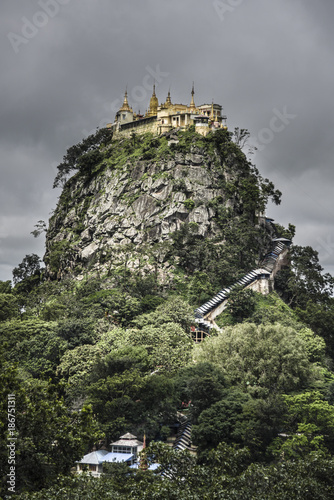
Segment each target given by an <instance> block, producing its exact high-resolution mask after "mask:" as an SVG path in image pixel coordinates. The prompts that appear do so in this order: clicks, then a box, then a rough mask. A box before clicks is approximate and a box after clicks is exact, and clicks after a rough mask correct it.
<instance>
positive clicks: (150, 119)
mask: <svg viewBox="0 0 334 500" xmlns="http://www.w3.org/2000/svg"><path fill="white" fill-rule="evenodd" d="M194 95H195V90H194V85H193V87H192V91H191V101H190V104H189V106H188V105H187V104H175V103H172V99H171V95H170V92H168V95H167V98H166V101H165V102H164V103H161V104H160V105H159V101H158V98H157V95H156V92H155V85H153V93H152V97H151V99H150V104H149V108H148V110H147V112H146V113H145V115H141V114H139V113H138V114H137V113H135V112H134V111H133V109H132V108H131V107H130V105H129V102H128V93H127V91H125V95H124V101H123V104H122V106H121V108H120V109H119V110H118V111H117V113H116V116H115V121H114V123H109V124H108V125H107V127H108V128H110V129H112V131H113V133H114V136H115V137H119V136H126V137H130V136H131V134H133V133H134V132H135V133H139V134H142V133H145V132H151V133H153V134H157V135H160V134H163V133H164V132H168V131H169V130H171V129H174V128H177V129H181V130H186V129H187V128H189V127H190V126H191V125H194V126H195V130H196V132H198V133H199V134H202V135H207V134H208V133H209V132H210V131H212V130H213V131H214V130H217V129H220V128H223V129H227V126H226V116H225V115H223V108H222V106H221V105H220V104H214V103H213V102H212V103H211V104H201V105H200V106H196V104H195V98H194Z"/></svg>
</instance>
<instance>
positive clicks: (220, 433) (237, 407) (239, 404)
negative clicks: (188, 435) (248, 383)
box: [192, 390, 250, 453]
mask: <svg viewBox="0 0 334 500" xmlns="http://www.w3.org/2000/svg"><path fill="white" fill-rule="evenodd" d="M249 399H250V396H249V395H248V394H245V393H243V392H241V391H238V390H229V391H226V393H225V395H224V397H223V398H222V399H221V400H220V401H218V402H217V403H214V404H213V405H211V406H210V407H209V408H207V409H205V410H203V411H202V413H201V414H200V416H199V418H198V425H195V426H193V427H192V437H193V440H194V443H195V444H196V445H198V446H199V449H200V450H201V451H203V452H204V451H205V453H207V451H208V450H209V449H211V448H215V447H216V446H218V444H219V443H220V442H222V441H224V442H225V443H241V442H242V421H243V413H242V410H243V406H244V404H245V403H246V402H247V401H248V400H249Z"/></svg>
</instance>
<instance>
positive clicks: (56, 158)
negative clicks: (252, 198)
mask: <svg viewBox="0 0 334 500" xmlns="http://www.w3.org/2000/svg"><path fill="white" fill-rule="evenodd" d="M53 1H55V2H57V1H58V0H53ZM225 3H226V4H228V3H229V0H226V1H225ZM232 4H233V2H232V3H231V5H232ZM236 4H237V3H235V2H234V5H236ZM1 9H2V17H1V21H0V23H1V27H2V33H3V34H4V36H3V42H2V44H1V47H0V53H1V61H2V71H1V77H0V92H1V110H0V150H1V157H0V158H1V163H0V169H1V187H0V194H1V196H0V214H1V216H0V235H1V240H0V243H1V250H0V255H1V262H2V263H3V264H2V266H1V275H0V279H9V278H10V273H9V271H10V267H11V266H12V267H14V266H15V265H17V264H18V263H19V262H20V261H21V260H22V258H23V257H24V256H25V255H26V254H27V253H31V252H32V251H34V250H32V249H33V248H37V249H38V252H37V251H36V253H39V255H42V254H43V248H42V243H41V242H42V240H39V242H37V241H36V240H34V239H33V238H32V237H31V235H30V234H29V233H30V231H31V230H32V229H33V226H34V224H35V223H36V221H37V220H39V219H47V218H48V216H49V213H50V211H51V209H52V208H54V207H55V204H56V201H57V195H58V193H56V192H55V191H53V190H52V182H53V178H54V176H55V170H54V165H55V164H56V163H58V162H60V161H61V159H62V156H63V155H64V153H65V151H66V148H67V147H69V146H70V145H72V144H75V143H76V142H78V141H79V140H81V138H82V136H83V135H84V134H85V133H86V132H91V131H93V130H95V128H96V127H97V126H99V125H100V124H102V123H105V122H106V121H108V120H110V121H111V120H113V118H114V110H113V109H112V103H113V102H114V101H115V100H117V99H120V98H121V97H122V94H123V92H124V88H125V86H126V85H128V89H129V94H130V98H131V100H132V104H133V105H134V107H135V108H136V109H139V108H140V109H141V111H145V109H146V107H147V103H148V100H149V97H150V96H149V90H147V99H146V97H145V98H144V99H143V100H142V101H140V100H138V99H137V100H136V99H135V95H134V94H135V92H133V91H134V89H135V87H136V86H141V85H143V81H144V78H145V75H147V69H146V68H147V66H150V67H151V68H156V67H157V66H158V65H159V67H160V69H161V71H163V72H166V73H168V76H166V77H164V78H163V79H162V81H161V82H158V85H157V94H158V97H159V99H160V100H161V101H162V100H164V99H165V97H166V94H167V91H168V89H169V87H171V92H172V98H173V100H174V101H178V102H188V101H189V99H190V89H191V84H192V81H193V80H195V91H196V94H195V100H196V102H211V99H212V98H213V99H215V100H216V101H217V102H220V103H221V104H222V105H223V106H224V109H225V112H226V113H227V115H228V124H229V127H230V128H231V129H233V128H234V126H240V127H243V128H248V129H249V131H250V133H251V135H252V136H257V135H258V134H259V132H260V131H261V130H262V129H263V128H268V126H269V124H270V120H271V118H272V116H273V110H274V109H275V108H276V109H279V110H282V109H283V108H284V106H286V107H287V109H288V110H289V112H290V113H292V114H295V115H296V118H295V119H294V120H292V121H291V123H290V124H289V125H287V126H286V127H285V128H284V130H282V131H281V132H279V133H275V134H274V137H273V139H272V140H271V142H270V143H268V144H266V146H265V148H264V150H263V151H258V152H257V154H256V156H255V157H254V161H255V162H256V164H257V166H258V168H259V169H260V171H261V173H262V175H263V176H265V177H269V178H270V179H272V180H273V181H274V182H275V184H276V187H277V188H279V189H281V190H282V191H283V202H282V205H281V206H280V207H269V209H268V213H269V212H271V213H272V214H274V217H275V219H276V220H277V221H278V222H279V221H281V222H282V223H283V224H285V223H287V222H288V221H290V222H293V223H296V224H297V226H298V227H297V238H296V241H297V242H302V244H311V245H313V246H315V247H317V246H319V245H320V246H321V244H320V243H319V239H320V240H322V241H325V243H326V242H327V243H326V244H327V246H328V245H329V246H330V243H331V240H330V238H331V237H332V236H331V235H332V231H333V230H332V218H333V202H332V196H331V186H333V182H334V173H333V168H332V164H333V160H332V158H333V157H334V145H333V140H332V131H333V125H334V124H333V112H332V105H331V102H332V89H333V88H334V85H333V84H334V69H333V68H334V65H333V52H332V47H333V41H334V40H333V38H334V34H333V31H332V19H333V13H334V6H333V3H332V2H331V1H330V0H328V1H327V0H322V1H320V2H317V3H316V4H315V2H313V1H311V0H306V1H305V2H296V3H295V2H289V1H288V0H283V1H282V0H272V1H271V2H268V1H266V0H254V1H252V2H246V1H243V2H242V1H241V2H239V5H238V6H236V7H235V8H234V9H233V10H232V11H230V12H228V13H227V14H226V16H225V19H224V21H222V20H221V19H220V17H219V16H218V14H217V12H216V11H215V8H214V1H213V0H212V1H211V0H210V1H208V2H203V1H202V0H183V1H182V2H180V1H179V0H169V1H168V2H166V1H164V0H141V1H140V2H138V1H136V0H122V2H120V1H115V0H113V1H110V0H100V1H99V2H91V1H90V0H69V1H68V2H67V3H66V2H64V5H62V6H60V8H59V13H58V14H57V15H55V16H54V17H53V18H50V19H49V20H48V22H47V24H46V25H45V26H44V27H41V28H39V30H38V33H37V34H36V35H35V36H34V37H32V38H31V39H30V40H29V41H28V43H26V44H22V45H20V47H19V51H18V53H17V54H16V53H15V52H14V50H13V47H12V46H11V43H10V41H9V39H8V37H7V34H8V33H9V32H13V33H18V34H19V33H20V32H21V29H22V18H23V17H26V18H27V19H28V20H33V19H34V15H35V14H36V12H38V11H39V10H41V7H40V2H39V1H37V0H30V1H24V2H22V1H21V2H12V1H9V0H4V1H3V2H2V6H1ZM146 81H149V80H148V79H147V80H146ZM150 83H153V79H151V80H150ZM131 94H132V95H131ZM8 225H9V226H10V227H11V229H10V231H9V230H8V227H9V226H8ZM332 239H334V236H333V238H332ZM34 245H37V247H35V246H34ZM325 246H326V245H325ZM328 253H329V255H327V254H328ZM327 254H326V251H323V250H322V251H320V252H319V255H320V257H321V258H322V259H323V265H324V267H325V268H326V269H333V266H334V258H333V255H332V254H330V252H327Z"/></svg>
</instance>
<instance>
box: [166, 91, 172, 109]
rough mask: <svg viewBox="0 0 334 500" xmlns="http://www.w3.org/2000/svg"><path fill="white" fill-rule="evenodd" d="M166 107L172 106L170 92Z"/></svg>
mask: <svg viewBox="0 0 334 500" xmlns="http://www.w3.org/2000/svg"><path fill="white" fill-rule="evenodd" d="M165 106H167V107H169V106H172V100H171V98H170V90H169V91H168V95H167V99H166V102H165Z"/></svg>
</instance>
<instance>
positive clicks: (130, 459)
mask: <svg viewBox="0 0 334 500" xmlns="http://www.w3.org/2000/svg"><path fill="white" fill-rule="evenodd" d="M110 446H111V451H108V450H96V451H92V452H91V453H88V454H87V455H85V456H84V457H83V458H82V459H81V460H80V461H78V462H77V464H76V472H77V473H78V474H80V473H82V472H89V473H90V474H91V475H92V476H94V477H99V476H100V475H101V473H102V472H103V464H104V463H105V462H107V463H111V462H118V463H119V462H126V463H127V464H128V465H133V464H134V463H135V462H136V460H137V457H138V454H139V452H140V451H141V450H142V449H143V443H142V441H139V440H138V439H137V436H134V435H133V434H130V433H129V432H128V433H126V434H124V436H121V437H120V438H119V440H118V441H115V442H114V443H111V445H110Z"/></svg>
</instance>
